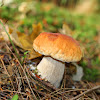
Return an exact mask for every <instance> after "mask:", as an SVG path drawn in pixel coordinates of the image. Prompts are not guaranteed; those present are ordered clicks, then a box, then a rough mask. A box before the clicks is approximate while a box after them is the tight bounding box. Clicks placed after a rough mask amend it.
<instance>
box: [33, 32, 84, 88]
mask: <svg viewBox="0 0 100 100" xmlns="http://www.w3.org/2000/svg"><path fill="white" fill-rule="evenodd" d="M33 48H34V50H35V51H37V52H38V53H40V54H43V55H44V57H43V59H42V60H41V62H40V63H39V64H38V65H37V70H38V74H39V75H40V76H41V78H43V79H46V80H48V81H49V82H50V83H51V84H53V85H54V86H55V87H56V88H58V87H59V86H60V82H61V80H62V78H63V74H64V69H65V62H77V61H79V60H81V58H82V51H81V48H80V45H79V43H78V42H77V41H76V40H74V39H73V38H72V37H70V36H67V35H64V34H60V33H47V32H43V33H41V34H40V35H39V36H38V37H37V38H36V39H35V40H34V42H33Z"/></svg>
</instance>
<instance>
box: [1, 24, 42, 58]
mask: <svg viewBox="0 0 100 100" xmlns="http://www.w3.org/2000/svg"><path fill="white" fill-rule="evenodd" d="M5 28H6V30H7V32H8V33H9V36H10V38H11V40H12V41H13V42H14V43H15V44H16V45H17V46H19V47H21V48H22V49H24V50H28V51H29V54H30V56H29V59H34V58H36V57H39V56H41V54H39V53H37V52H35V50H34V49H33V41H34V39H35V38H36V37H37V36H38V35H39V34H40V32H42V25H41V24H40V23H38V24H33V25H32V28H33V31H32V33H31V34H30V35H26V34H25V33H21V32H18V31H17V30H15V29H14V30H13V29H12V28H10V27H9V26H8V25H5ZM0 30H1V33H0V38H3V39H4V40H5V41H9V38H8V35H7V33H6V32H5V30H4V29H3V28H2V26H1V24H0ZM1 35H2V36H1Z"/></svg>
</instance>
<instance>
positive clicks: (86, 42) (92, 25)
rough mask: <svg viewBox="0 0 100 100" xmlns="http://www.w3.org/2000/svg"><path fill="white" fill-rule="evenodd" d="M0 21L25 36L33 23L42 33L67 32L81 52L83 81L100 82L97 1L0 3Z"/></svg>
mask: <svg viewBox="0 0 100 100" xmlns="http://www.w3.org/2000/svg"><path fill="white" fill-rule="evenodd" d="M0 19H2V20H3V21H4V22H5V23H7V24H8V25H9V26H10V27H12V28H13V29H16V28H17V30H18V31H20V32H22V33H23V32H24V33H25V34H30V33H31V32H32V24H37V23H41V24H42V27H43V31H47V32H61V31H66V34H69V33H71V35H72V37H73V38H75V39H76V40H78V41H79V42H80V43H81V45H82V48H83V49H84V58H83V59H82V60H81V61H80V62H79V65H80V66H82V67H83V69H84V76H83V79H84V80H88V81H92V82H95V81H100V0H3V1H2V0H0ZM63 25H65V26H66V27H63ZM62 28H63V29H62ZM61 29H62V30H61ZM60 30H61V31H60ZM68 32H69V33H68Z"/></svg>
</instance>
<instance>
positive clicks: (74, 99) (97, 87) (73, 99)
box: [70, 85, 100, 100]
mask: <svg viewBox="0 0 100 100" xmlns="http://www.w3.org/2000/svg"><path fill="white" fill-rule="evenodd" d="M99 88H100V85H98V86H96V87H93V88H91V89H89V90H87V91H85V92H83V93H82V94H79V95H78V96H76V97H73V98H72V99H70V100H76V99H78V98H80V97H81V96H83V95H84V94H87V93H89V92H92V91H94V90H97V89H99Z"/></svg>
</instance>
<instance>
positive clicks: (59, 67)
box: [37, 57, 65, 88]
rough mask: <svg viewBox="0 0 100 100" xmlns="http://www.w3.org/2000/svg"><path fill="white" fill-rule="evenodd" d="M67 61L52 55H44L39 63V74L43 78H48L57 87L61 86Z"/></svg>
mask: <svg viewBox="0 0 100 100" xmlns="http://www.w3.org/2000/svg"><path fill="white" fill-rule="evenodd" d="M64 69H65V63H63V62H60V61H57V60H55V59H53V58H51V57H43V59H42V60H41V62H40V63H39V64H38V65H37V70H38V75H40V77H41V78H42V79H45V80H48V81H49V82H50V83H51V84H53V85H54V86H55V87H56V88H58V87H59V86H60V82H61V80H62V78H63V74H64Z"/></svg>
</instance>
